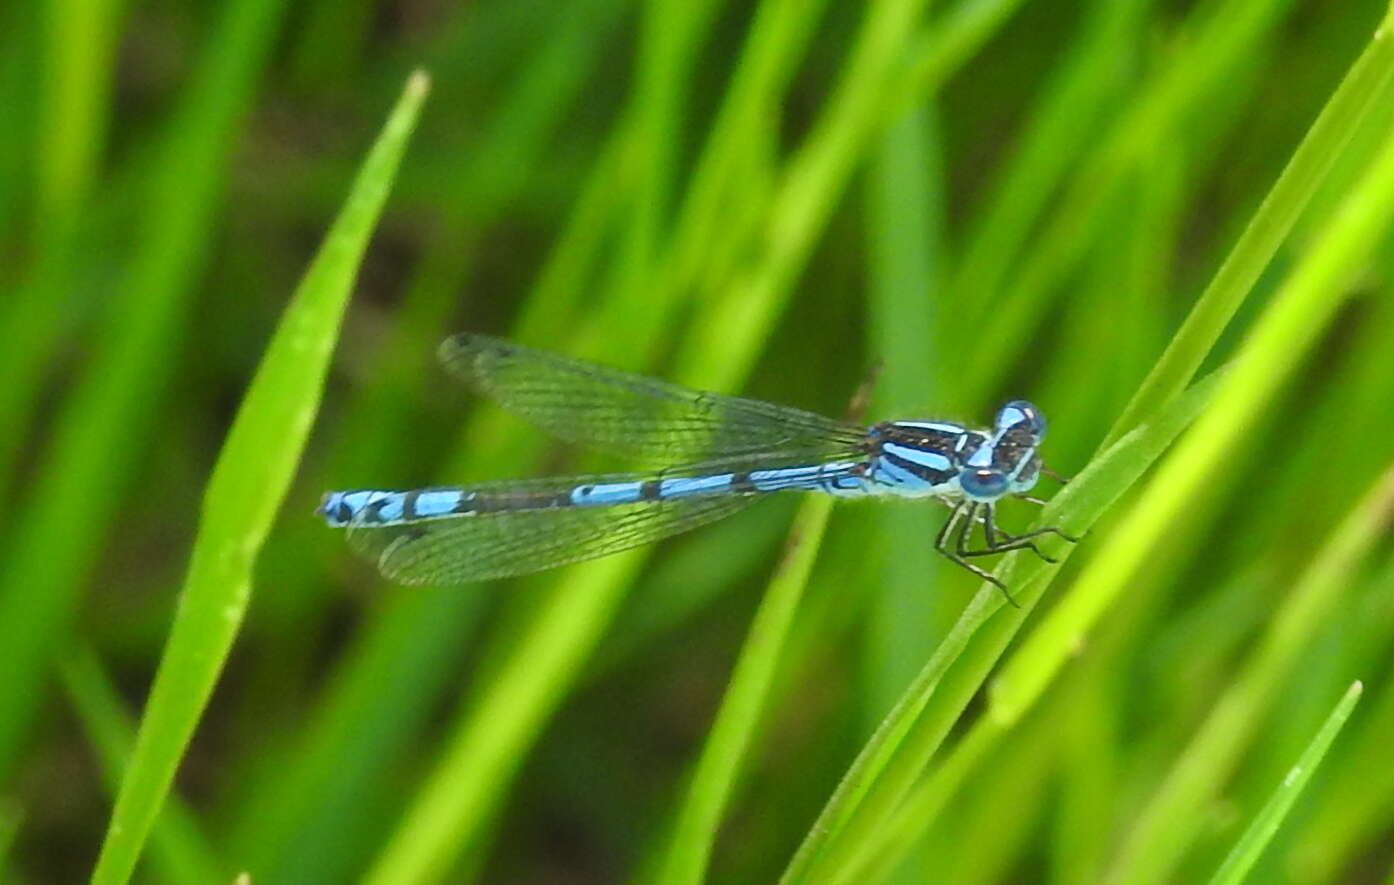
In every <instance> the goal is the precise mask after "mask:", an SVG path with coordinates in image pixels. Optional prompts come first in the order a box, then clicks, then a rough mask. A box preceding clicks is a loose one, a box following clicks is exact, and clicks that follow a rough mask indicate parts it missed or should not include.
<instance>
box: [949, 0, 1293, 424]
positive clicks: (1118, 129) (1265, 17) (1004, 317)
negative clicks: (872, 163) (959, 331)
mask: <svg viewBox="0 0 1394 885" xmlns="http://www.w3.org/2000/svg"><path fill="white" fill-rule="evenodd" d="M1291 5H1292V3H1291V0H1227V2H1223V3H1216V4H1206V5H1204V6H1196V7H1192V12H1191V15H1192V17H1193V19H1194V21H1193V22H1190V23H1188V24H1189V26H1190V27H1189V29H1188V30H1189V33H1190V34H1192V35H1193V39H1191V40H1189V41H1185V42H1181V43H1180V44H1179V45H1178V46H1177V48H1176V49H1175V50H1174V51H1173V52H1172V53H1171V57H1170V58H1169V59H1168V60H1167V61H1166V63H1164V64H1162V65H1159V66H1158V68H1157V72H1156V73H1155V74H1154V75H1153V76H1152V77H1151V78H1150V79H1149V81H1148V82H1147V83H1146V84H1145V85H1144V86H1143V87H1142V89H1141V90H1140V94H1139V95H1138V96H1137V97H1136V98H1135V99H1134V100H1132V101H1129V102H1127V103H1126V105H1125V108H1126V110H1125V112H1124V113H1123V114H1122V115H1121V116H1120V117H1119V118H1118V119H1117V120H1116V121H1115V122H1114V124H1113V125H1112V126H1111V127H1109V129H1108V131H1106V132H1105V133H1104V134H1103V135H1102V136H1101V137H1100V138H1099V139H1098V144H1097V146H1096V147H1095V148H1094V149H1093V150H1092V151H1091V153H1090V155H1089V156H1088V157H1087V158H1086V159H1085V160H1084V161H1083V163H1082V164H1081V168H1080V171H1079V172H1078V173H1077V174H1076V175H1075V177H1074V179H1073V180H1072V181H1071V183H1070V185H1069V187H1068V188H1067V189H1066V191H1065V193H1064V194H1063V195H1062V196H1061V197H1060V198H1059V200H1058V208H1057V209H1056V211H1055V213H1054V214H1053V215H1052V217H1051V218H1050V219H1049V220H1047V221H1046V222H1045V223H1044V226H1043V228H1042V229H1043V231H1044V233H1043V235H1042V237H1041V239H1040V241H1039V242H1038V243H1037V244H1035V245H1034V247H1033V248H1032V249H1031V250H1030V252H1029V253H1027V255H1026V256H1025V258H1024V259H1023V260H1022V262H1021V269H1020V270H1019V271H1017V272H1016V274H1015V276H1014V278H1013V280H1012V281H1011V282H1010V283H1009V284H1008V286H1007V289H1006V291H1005V292H1004V293H1000V294H998V293H980V294H979V296H978V297H980V298H986V299H994V298H995V300H993V302H992V303H993V310H992V312H991V314H990V315H989V319H990V320H991V322H990V323H989V324H988V325H987V326H986V327H984V328H979V329H977V330H975V334H974V335H973V337H972V339H971V341H970V342H969V343H970V344H972V345H973V347H972V349H971V351H970V352H969V353H968V355H967V356H966V357H965V358H964V359H966V361H967V362H969V363H971V364H972V365H973V366H974V367H975V371H974V372H973V374H972V375H971V376H969V379H968V380H969V382H970V383H969V384H968V385H966V387H965V390H966V393H964V394H963V396H964V397H965V399H966V400H968V401H970V402H976V401H978V400H981V399H982V398H983V397H985V396H986V395H987V394H988V393H990V392H991V391H994V390H997V389H999V387H1000V386H1001V384H1002V382H1003V380H1004V378H1005V377H1006V375H1007V373H1008V372H1009V371H1010V370H1011V368H1012V366H1013V362H1012V357H1013V355H1014V354H1016V353H1019V352H1021V351H1022V350H1023V349H1024V348H1025V347H1027V346H1028V344H1029V342H1030V340H1031V337H1032V335H1033V333H1034V331H1035V329H1036V327H1037V325H1038V323H1039V322H1040V320H1041V318H1042V317H1043V316H1044V315H1045V313H1046V311H1047V308H1048V306H1049V305H1050V303H1051V298H1052V297H1053V296H1056V295H1057V294H1059V293H1060V292H1061V291H1062V285H1061V284H1062V283H1063V282H1064V281H1065V279H1066V277H1067V275H1068V273H1069V272H1070V271H1071V270H1072V269H1074V268H1075V267H1076V266H1077V265H1078V263H1079V261H1080V259H1081V257H1082V256H1083V255H1084V253H1085V252H1086V250H1087V249H1088V248H1089V246H1090V245H1091V244H1093V243H1094V242H1095V241H1096V239H1097V237H1098V235H1099V232H1100V230H1101V228H1102V224H1103V221H1104V218H1105V217H1106V213H1105V212H1104V210H1105V209H1106V208H1107V205H1108V200H1109V197H1110V196H1111V195H1113V194H1116V193H1117V188H1118V186H1119V182H1120V181H1121V179H1122V176H1123V175H1124V174H1125V173H1127V172H1130V171H1131V170H1133V169H1134V168H1136V163H1137V161H1138V159H1139V157H1140V156H1141V155H1143V154H1144V153H1145V152H1146V151H1147V150H1148V149H1149V148H1150V146H1151V145H1153V144H1154V143H1156V142H1157V141H1159V140H1161V139H1163V138H1164V137H1165V136H1166V134H1167V132H1168V131H1170V130H1171V129H1173V128H1174V127H1175V126H1176V125H1177V123H1178V121H1179V120H1180V119H1182V115H1183V114H1185V113H1186V112H1187V111H1192V112H1194V110H1195V108H1196V106H1197V105H1198V104H1199V103H1200V101H1201V99H1202V98H1204V97H1206V96H1208V95H1209V94H1210V93H1209V89H1210V88H1212V84H1213V83H1214V82H1215V81H1216V80H1218V79H1221V78H1223V77H1224V76H1226V75H1227V74H1228V73H1229V72H1231V71H1232V70H1233V69H1234V68H1235V67H1236V66H1237V65H1239V64H1240V63H1241V61H1242V60H1243V59H1245V58H1246V57H1248V56H1249V55H1250V53H1252V52H1253V50H1254V47H1255V46H1256V45H1257V44H1259V43H1260V42H1261V41H1262V39H1263V38H1264V36H1265V35H1266V34H1268V33H1269V32H1270V30H1271V29H1272V28H1273V27H1275V26H1276V25H1277V23H1278V22H1279V20H1280V19H1281V17H1282V15H1283V13H1285V12H1286V11H1287V10H1288V9H1289V8H1290V7H1291Z"/></svg>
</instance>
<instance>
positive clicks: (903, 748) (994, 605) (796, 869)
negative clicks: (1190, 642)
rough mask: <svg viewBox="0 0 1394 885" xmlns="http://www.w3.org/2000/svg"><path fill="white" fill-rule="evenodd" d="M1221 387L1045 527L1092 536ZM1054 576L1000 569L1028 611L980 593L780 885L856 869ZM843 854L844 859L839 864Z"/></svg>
mask: <svg viewBox="0 0 1394 885" xmlns="http://www.w3.org/2000/svg"><path fill="white" fill-rule="evenodd" d="M1217 380H1218V379H1213V378H1212V379H1206V380H1204V381H1202V382H1201V383H1199V384H1197V385H1196V386H1195V387H1194V388H1193V389H1192V390H1190V391H1187V393H1186V395H1185V396H1183V397H1179V398H1178V399H1177V400H1176V401H1175V402H1174V403H1172V404H1171V405H1169V406H1168V407H1167V408H1166V409H1164V410H1163V411H1162V412H1161V413H1159V414H1158V415H1157V416H1156V417H1155V418H1154V419H1153V421H1152V422H1149V423H1148V424H1146V425H1144V426H1143V427H1141V428H1139V429H1138V430H1136V431H1134V432H1133V433H1131V434H1129V435H1127V436H1126V437H1124V438H1123V439H1122V440H1120V441H1119V442H1118V443H1117V444H1115V445H1114V446H1113V448H1111V449H1109V451H1108V452H1106V453H1105V454H1103V455H1101V456H1100V457H1099V458H1097V459H1095V461H1094V462H1093V463H1092V464H1090V465H1089V467H1088V468H1086V469H1085V470H1084V471H1083V472H1082V473H1081V474H1080V475H1079V476H1077V477H1075V479H1074V480H1073V481H1072V482H1071V483H1070V485H1068V486H1067V487H1066V488H1065V489H1064V491H1062V492H1061V493H1060V494H1059V495H1057V496H1056V497H1055V498H1054V499H1053V500H1052V501H1051V502H1050V504H1049V505H1048V506H1047V507H1046V509H1045V512H1044V514H1043V515H1042V517H1041V522H1042V523H1043V524H1055V525H1063V526H1065V527H1066V528H1067V529H1069V530H1071V531H1083V530H1085V529H1087V527H1088V526H1089V524H1091V523H1092V522H1093V521H1094V520H1096V519H1098V518H1099V516H1100V515H1101V514H1102V513H1103V512H1104V511H1105V510H1106V509H1107V508H1108V507H1109V506H1110V505H1111V504H1112V503H1113V502H1114V501H1115V500H1116V499H1117V498H1118V497H1119V496H1120V495H1122V494H1123V493H1124V492H1125V491H1126V490H1127V489H1128V488H1129V487H1130V486H1131V485H1132V484H1133V483H1135V482H1136V481H1137V480H1138V478H1139V477H1140V476H1141V475H1142V474H1143V472H1144V471H1146V470H1147V468H1148V467H1149V466H1151V464H1152V463H1153V461H1155V460H1156V458H1157V457H1158V456H1160V455H1161V453H1162V452H1163V451H1165V450H1166V448H1167V447H1168V446H1169V445H1170V444H1171V443H1172V441H1173V440H1175V439H1176V437H1177V436H1178V435H1179V434H1180V433H1181V432H1182V431H1183V430H1184V429H1185V428H1186V427H1187V426H1188V425H1189V424H1190V422H1191V420H1192V419H1193V418H1194V417H1195V415H1196V414H1197V413H1198V412H1199V411H1200V409H1201V408H1202V407H1203V406H1204V405H1205V404H1206V403H1207V402H1208V401H1209V399H1210V395H1211V392H1212V389H1213V387H1214V386H1215V382H1216V381H1217ZM1052 552H1064V551H1052ZM1056 568H1057V567H1056V566H1049V565H1047V564H1045V563H1043V562H1033V561H1027V560H1024V559H1022V558H1020V557H1013V558H1012V559H1010V560H1009V562H1008V564H1007V565H1006V566H1005V568H1004V570H999V575H1000V576H1001V577H1002V579H1003V580H1004V581H1006V582H1007V584H1008V586H1011V587H1012V588H1013V589H1014V593H1015V595H1016V598H1017V600H1018V601H1019V602H1020V603H1022V605H1023V608H1021V609H1011V610H1007V611H1003V610H1002V609H1003V606H1005V605H1006V603H1005V602H1004V601H1003V599H1002V595H1001V591H1000V590H998V589H997V588H995V587H992V586H991V585H986V586H985V587H984V588H983V589H982V590H980V591H979V593H978V595H977V596H975V597H974V599H973V601H972V603H971V604H970V605H969V606H968V608H967V609H966V610H965V611H964V613H963V615H962V616H961V617H960V618H959V620H958V622H957V623H956V624H955V625H954V627H953V629H952V630H951V631H950V632H949V634H948V636H947V637H946V638H945V639H944V641H943V642H941V643H940V644H939V647H938V648H936V649H935V651H934V655H933V656H932V657H931V658H930V659H929V661H927V662H926V663H925V665H924V667H923V668H922V669H921V670H920V673H919V674H918V675H917V676H916V677H915V681H914V682H913V683H911V685H910V686H909V687H908V688H907V689H906V691H905V693H904V694H903V695H901V698H900V700H899V701H898V702H897V703H896V706H895V708H894V709H893V710H891V712H890V714H889V715H888V716H887V717H886V719H885V721H883V722H882V723H881V726H880V727H879V728H878V729H877V731H876V734H874V735H872V738H871V740H870V741H869V742H868V743H867V744H866V745H865V746H864V747H863V748H862V750H861V752H860V753H858V755H857V758H856V760H855V761H853V763H852V765H851V766H850V767H849V768H848V770H847V773H846V774H845V775H844V776H843V778H842V781H841V782H840V783H839V784H838V786H837V789H836V791H835V792H834V793H833V795H832V797H831V798H830V799H829V800H828V803H827V804H826V805H825V806H824V807H823V810H822V812H821V813H820V814H819V816H818V819H817V821H815V822H814V824H813V827H812V828H811V829H810V830H809V832H808V835H807V836H805V837H804V840H803V843H802V844H801V845H800V846H799V849H798V852H797V853H796V854H795V855H794V858H793V860H792V861H791V862H790V864H789V866H788V868H787V869H786V870H785V872H784V875H783V877H782V878H781V880H780V881H781V882H783V883H787V885H792V883H797V882H804V881H818V880H819V876H820V875H821V874H822V873H823V872H827V873H831V872H833V871H836V870H839V869H841V868H843V867H845V866H847V865H848V864H849V863H853V862H854V861H853V860H852V859H851V857H850V856H855V855H856V854H857V853H858V852H859V851H861V850H862V846H863V845H864V844H866V843H867V842H868V841H869V840H871V839H872V838H873V836H872V835H871V834H873V833H875V832H876V831H877V829H878V827H879V826H880V825H881V824H882V823H883V822H884V821H885V820H886V819H887V817H888V816H889V815H890V813H891V812H892V811H893V810H894V809H895V807H896V806H897V805H898V804H899V803H900V801H901V799H902V798H903V797H904V796H905V795H906V793H907V792H909V790H910V788H911V786H912V785H913V784H914V783H915V782H916V781H917V780H918V779H919V777H920V775H921V773H922V772H923V771H924V767H925V766H926V765H927V764H928V762H929V759H930V757H931V756H932V755H933V754H934V751H935V750H936V749H937V748H938V745H939V743H940V741H942V740H943V736H944V735H945V734H947V733H948V730H949V728H950V727H952V725H953V723H954V721H955V720H956V719H957V717H958V715H959V713H960V712H961V711H962V709H963V707H964V706H965V705H966V704H967V703H968V700H969V698H970V697H971V696H972V695H973V693H974V692H975V691H976V690H977V687H978V686H979V685H980V684H981V681H982V679H983V678H984V677H985V676H986V673H987V671H988V670H989V669H991V667H992V665H993V663H995V661H996V660H997V658H998V657H1000V656H1001V654H1002V652H1003V650H1004V649H1005V648H1006V646H1007V644H1008V643H1009V642H1010V640H1011V638H1012V637H1013V636H1014V635H1015V633H1016V631H1017V630H1018V629H1019V628H1020V626H1021V624H1022V622H1023V621H1024V620H1025V617H1026V615H1027V614H1029V613H1030V610H1031V607H1032V606H1033V605H1034V604H1035V602H1036V601H1037V600H1038V599H1039V598H1040V594H1041V593H1042V592H1043V591H1044V589H1045V586H1046V584H1047V583H1048V582H1049V580H1050V578H1051V577H1053V576H1054V573H1055V570H1056ZM999 612H1001V614H1000V615H999V616H998V617H996V618H995V619H994V618H993V616H994V615H997V614H998V613H999ZM980 633H981V634H982V635H981V636H979V634H980ZM975 637H976V638H975ZM955 664H959V665H961V666H963V667H964V668H965V670H966V675H964V676H963V677H962V679H961V684H949V685H943V684H942V683H943V681H944V678H945V676H946V674H948V673H949V671H950V668H951V667H953V666H955ZM936 698H938V699H940V700H937V701H936V704H937V706H936V708H935V709H932V710H929V711H928V712H927V713H926V708H927V705H928V704H929V703H930V702H931V700H932V699H936ZM834 840H836V841H835V842H834ZM830 843H832V844H830ZM839 845H840V846H841V847H840V848H839ZM839 853H840V854H841V855H842V856H841V857H838V856H837V855H838V854H839Z"/></svg>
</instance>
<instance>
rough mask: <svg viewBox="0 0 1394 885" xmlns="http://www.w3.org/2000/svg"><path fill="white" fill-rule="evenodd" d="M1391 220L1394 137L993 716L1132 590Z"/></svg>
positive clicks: (1024, 702)
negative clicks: (1143, 566) (1136, 577)
mask: <svg viewBox="0 0 1394 885" xmlns="http://www.w3.org/2000/svg"><path fill="white" fill-rule="evenodd" d="M1391 217H1394V138H1391V139H1388V140H1387V142H1386V144H1385V146H1384V149H1383V151H1382V152H1381V154H1380V156H1379V157H1378V159H1377V160H1376V161H1375V163H1374V165H1373V166H1372V168H1371V169H1370V170H1369V171H1368V172H1367V174H1366V175H1365V176H1364V178H1363V180H1362V181H1361V182H1360V183H1359V184H1358V185H1357V186H1356V187H1355V188H1354V189H1353V190H1352V192H1351V193H1350V195H1349V196H1348V197H1347V199H1346V201H1345V203H1344V204H1343V205H1342V207H1341V210H1340V211H1339V213H1338V214H1337V216H1336V217H1335V218H1334V219H1333V220H1332V223H1331V225H1330V226H1329V227H1328V228H1327V229H1326V231H1325V234H1324V236H1323V237H1322V238H1321V239H1320V241H1318V242H1317V243H1316V244H1315V246H1314V247H1313V248H1312V250H1311V251H1310V252H1309V253H1308V254H1307V256H1306V258H1305V260H1304V261H1303V262H1302V264H1301V265H1299V266H1298V268H1297V269H1296V270H1295V271H1294V272H1293V274H1292V276H1291V277H1290V278H1289V279H1288V281H1287V282H1286V284H1285V285H1284V286H1283V288H1282V290H1281V291H1280V292H1279V294H1278V296H1277V297H1276V298H1275V300H1274V302H1273V304H1272V306H1271V307H1270V308H1269V309H1268V310H1267V311H1266V312H1265V313H1264V315H1263V316H1262V317H1261V318H1260V320H1259V321H1258V323H1257V324H1256V326H1255V327H1254V330H1253V332H1252V334H1251V335H1250V337H1249V340H1248V342H1247V343H1246V344H1245V346H1244V347H1243V348H1242V350H1241V351H1240V353H1239V355H1238V357H1237V359H1236V360H1235V363H1234V366H1233V369H1232V370H1231V372H1230V373H1229V374H1228V376H1227V377H1226V378H1225V381H1224V384H1223V386H1222V388H1221V389H1220V390H1219V391H1218V392H1217V393H1216V396H1215V401H1214V403H1213V404H1212V405H1211V407H1210V409H1209V411H1208V412H1207V413H1206V415H1205V416H1203V417H1202V418H1201V419H1200V421H1199V422H1197V425H1196V429H1195V431H1194V432H1193V433H1191V434H1190V435H1188V436H1187V437H1186V439H1185V440H1183V441H1182V443H1181V445H1180V446H1179V447H1178V448H1177V450H1176V451H1175V452H1173V453H1172V454H1171V456H1170V457H1168V458H1167V460H1166V462H1165V463H1164V464H1163V465H1162V467H1161V469H1160V472H1159V474H1158V476H1157V477H1156V479H1155V480H1154V481H1153V482H1152V484H1151V485H1150V486H1149V487H1148V489H1147V491H1146V493H1145V494H1144V496H1143V497H1142V499H1141V500H1140V501H1139V502H1138V503H1137V505H1136V506H1135V507H1134V508H1133V509H1132V510H1131V511H1130V513H1129V514H1128V516H1127V518H1126V519H1125V520H1124V521H1123V522H1122V523H1121V524H1120V525H1119V527H1118V529H1117V530H1116V531H1115V533H1114V536H1113V538H1112V539H1111V541H1110V543H1109V545H1108V547H1107V548H1105V549H1103V550H1101V551H1100V553H1099V555H1098V556H1097V557H1096V558H1095V559H1094V560H1093V561H1092V562H1091V563H1090V566H1089V568H1088V570H1086V571H1085V572H1084V573H1083V574H1082V575H1081V576H1080V579H1079V580H1078V581H1077V582H1076V584H1075V585H1074V587H1073V588H1071V591H1070V593H1069V594H1068V595H1067V596H1066V597H1065V598H1064V599H1062V600H1061V603H1060V605H1058V606H1057V607H1056V608H1055V609H1053V610H1052V611H1051V612H1050V614H1049V615H1048V616H1047V618H1046V619H1045V620H1044V621H1043V622H1042V623H1041V625H1040V626H1039V627H1038V629H1037V630H1036V631H1035V632H1034V633H1032V635H1031V636H1030V637H1029V638H1028V639H1027V641H1026V643H1025V644H1024V645H1023V646H1022V648H1021V650H1020V651H1019V652H1018V654H1017V655H1016V656H1015V657H1014V659H1013V661H1012V662H1011V663H1009V664H1008V665H1007V667H1006V669H1005V670H1004V671H1003V673H1002V676H1001V678H1000V679H999V680H998V681H997V682H996V684H995V685H994V687H993V693H992V715H994V716H996V717H999V718H1001V719H1002V720H1004V721H1011V720H1014V719H1016V718H1018V717H1020V716H1021V715H1022V713H1023V712H1024V711H1025V710H1026V709H1027V708H1028V707H1029V706H1030V705H1031V704H1032V703H1033V702H1034V701H1035V699H1036V698H1037V697H1039V695H1040V693H1041V692H1042V691H1043V690H1044V688H1045V686H1046V684H1047V683H1048V682H1049V681H1050V680H1051V679H1052V678H1053V676H1054V675H1055V673H1056V672H1057V671H1058V670H1059V668H1060V666H1061V665H1062V664H1063V663H1064V661H1065V660H1066V659H1067V658H1068V657H1069V655H1070V654H1071V651H1070V650H1071V649H1073V648H1075V647H1077V645H1078V643H1079V642H1080V640H1081V639H1082V637H1083V636H1084V635H1085V634H1086V633H1087V632H1088V630H1089V628H1090V627H1091V626H1092V625H1093V623H1094V622H1095V621H1096V620H1097V619H1098V617H1099V615H1100V614H1101V613H1102V612H1103V610H1104V609H1105V608H1106V607H1107V606H1108V605H1109V604H1110V603H1111V602H1112V601H1113V600H1114V599H1115V598H1116V597H1117V596H1118V594H1119V593H1120V592H1122V590H1123V588H1124V587H1126V586H1127V583H1128V580H1129V578H1131V577H1132V575H1133V574H1134V573H1135V572H1136V570H1137V569H1138V568H1139V567H1140V566H1141V564H1142V562H1143V560H1144V558H1145V557H1146V556H1147V554H1148V553H1149V552H1150V551H1151V550H1152V549H1153V547H1154V545H1155V544H1156V543H1157V542H1158V540H1159V539H1160V538H1161V537H1162V536H1163V535H1164V534H1165V533H1166V531H1167V529H1168V527H1169V526H1170V525H1171V524H1172V523H1174V522H1175V521H1176V520H1177V519H1179V518H1180V517H1181V515H1182V513H1183V512H1184V510H1185V507H1186V504H1187V502H1188V501H1189V500H1190V499H1191V498H1192V497H1194V496H1195V495H1196V494H1197V493H1198V491H1199V489H1200V487H1201V486H1202V484H1203V483H1205V482H1206V481H1207V480H1208V479H1209V478H1210V477H1211V476H1212V475H1213V472H1214V470H1215V469H1216V466H1217V465H1218V464H1219V463H1220V462H1221V460H1222V459H1223V458H1224V457H1225V455H1226V454H1227V453H1228V452H1230V451H1232V450H1233V449H1234V447H1236V446H1237V445H1239V444H1240V443H1241V440H1242V438H1243V434H1244V431H1245V429H1246V428H1247V427H1248V426H1250V425H1251V424H1252V423H1253V422H1254V421H1255V420H1256V419H1257V417H1258V413H1259V411H1260V410H1261V409H1262V408H1263V407H1264V405H1266V404H1267V403H1268V402H1270V400H1271V399H1272V397H1273V396H1274V395H1275V394H1276V393H1277V392H1278V390H1279V389H1280V387H1281V385H1282V384H1283V382H1285V381H1286V380H1287V379H1288V378H1290V377H1291V376H1292V374H1293V372H1294V371H1295V369H1296V368H1297V366H1298V364H1299V360H1300V357H1301V356H1302V355H1303V354H1304V353H1306V352H1307V351H1308V350H1309V349H1310V348H1311V346H1312V344H1313V343H1314V342H1315V340H1316V338H1317V336H1318V335H1319V333H1320V332H1321V331H1322V330H1323V329H1324V328H1325V326H1326V324H1327V322H1329V321H1330V318H1331V316H1332V315H1333V314H1334V313H1335V311H1336V309H1337V308H1338V307H1339V306H1340V305H1341V304H1342V303H1343V302H1344V301H1345V299H1346V297H1347V296H1348V295H1349V292H1350V289H1349V283H1350V280H1351V279H1352V277H1353V275H1354V274H1355V272H1356V270H1357V268H1358V267H1359V265H1360V263H1361V262H1362V261H1364V260H1365V259H1366V258H1367V257H1368V255H1369V254H1370V251H1371V250H1372V249H1373V248H1374V245H1375V243H1376V242H1377V240H1378V237H1379V236H1380V235H1381V234H1382V233H1383V232H1384V231H1385V230H1386V228H1387V227H1388V225H1389V222H1390V221H1391Z"/></svg>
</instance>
